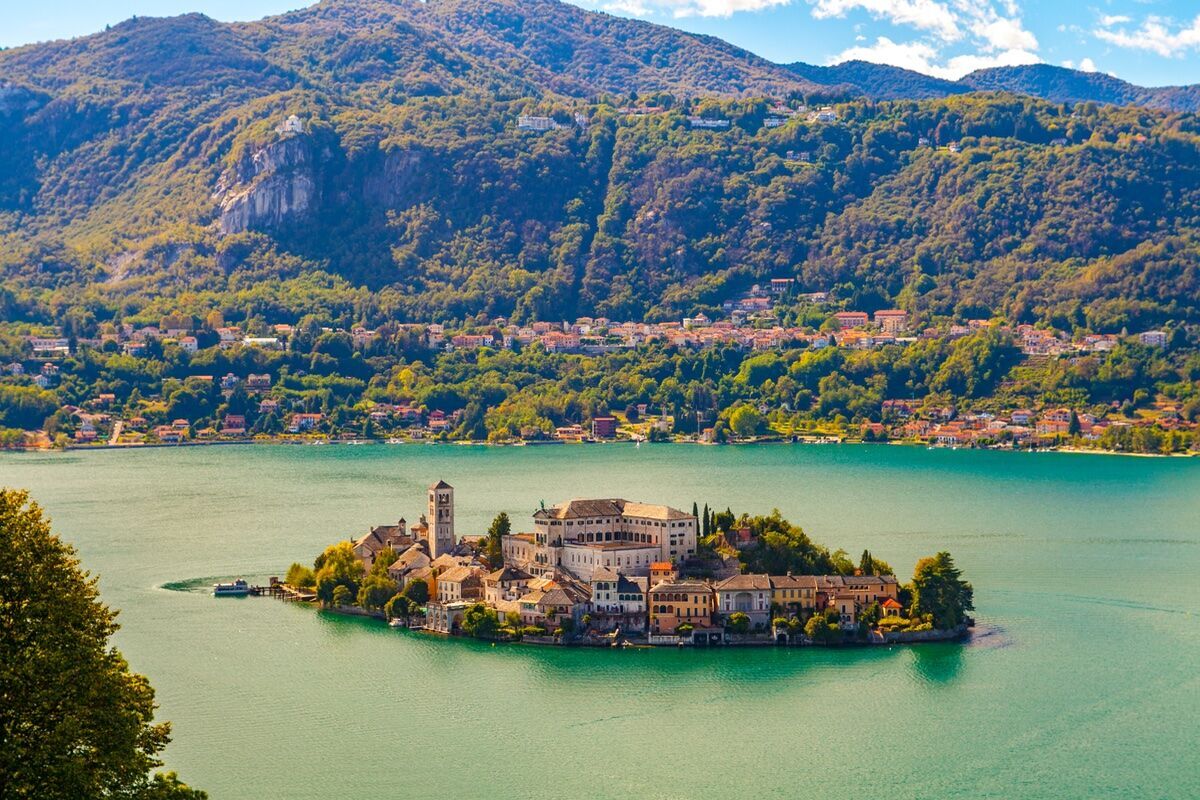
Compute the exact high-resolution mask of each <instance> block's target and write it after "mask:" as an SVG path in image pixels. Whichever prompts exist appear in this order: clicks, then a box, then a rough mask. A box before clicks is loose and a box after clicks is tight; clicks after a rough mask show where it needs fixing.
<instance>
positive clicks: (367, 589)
mask: <svg viewBox="0 0 1200 800" xmlns="http://www.w3.org/2000/svg"><path fill="white" fill-rule="evenodd" d="M395 594H396V582H395V581H393V580H392V579H391V578H389V577H388V576H387V575H378V574H375V573H371V574H370V575H368V576H367V577H366V580H364V581H363V582H362V586H360V587H359V589H358V604H359V605H360V606H362V607H363V608H365V609H367V610H368V611H377V610H379V609H382V608H383V607H384V605H385V604H386V603H387V602H388V600H390V599H391V598H392V596H393V595H395Z"/></svg>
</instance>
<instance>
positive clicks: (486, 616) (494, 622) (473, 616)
mask: <svg viewBox="0 0 1200 800" xmlns="http://www.w3.org/2000/svg"><path fill="white" fill-rule="evenodd" d="M499 630H500V617H499V616H498V615H497V614H496V609H494V608H490V607H489V606H485V605H484V604H483V603H475V604H474V605H472V606H470V607H469V608H468V609H467V610H466V611H465V612H463V617H462V632H463V633H465V634H466V635H468V636H474V637H475V638H477V639H494V638H496V634H497V632H498V631H499Z"/></svg>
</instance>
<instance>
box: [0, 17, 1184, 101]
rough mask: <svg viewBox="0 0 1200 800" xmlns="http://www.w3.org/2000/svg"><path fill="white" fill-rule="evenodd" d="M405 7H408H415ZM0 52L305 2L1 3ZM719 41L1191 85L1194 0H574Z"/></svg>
mask: <svg viewBox="0 0 1200 800" xmlns="http://www.w3.org/2000/svg"><path fill="white" fill-rule="evenodd" d="M414 1H415V0H414ZM0 2H2V3H3V4H4V5H6V6H8V8H6V9H5V10H4V14H3V17H4V19H3V24H2V25H0V46H8V47H11V46H15V45H20V44H25V43H28V42H33V41H41V40H45V39H55V38H64V37H70V36H80V35H83V34H87V33H91V32H94V31H97V30H100V29H102V28H103V27H104V26H105V25H106V24H111V23H116V22H119V21H121V20H123V19H127V18H128V17H130V16H133V15H143V16H146V15H154V16H163V15H169V14H179V13H183V12H186V11H201V12H203V13H205V14H208V15H209V16H211V17H215V18H216V19H221V20H244V19H256V18H258V17H261V16H265V15H268V14H277V13H280V12H283V11H287V10H289V9H292V8H296V7H299V6H302V5H305V4H306V2H305V0H39V2H37V3H33V2H22V0H0ZM576 2H577V5H581V6H584V7H585V8H591V9H599V10H605V11H609V12H611V13H614V14H621V15H624V16H632V17H638V18H642V19H648V20H651V21H654V22H659V23H663V24H666V25H672V26H675V27H678V28H683V29H685V30H689V31H694V32H697V33H706V34H711V35H713V36H719V37H721V38H722V39H726V40H728V41H730V42H733V43H734V44H737V45H740V46H742V47H745V48H746V49H748V50H752V51H754V52H756V53H758V54H760V55H762V56H765V57H766V58H770V59H772V60H774V61H782V62H787V61H807V62H809V63H813V64H832V63H837V62H838V61H844V60H847V59H850V58H861V59H865V60H867V61H876V62H882V63H888V64H896V65H898V66H902V67H908V68H910V69H916V70H918V71H920V72H925V73H928V74H933V75H939V76H942V77H947V78H957V77H960V76H961V75H963V74H965V73H967V72H969V71H971V70H972V69H977V68H980V67H986V66H994V65H998V64H1027V63H1035V62H1045V63H1049V64H1060V65H1065V66H1071V67H1075V68H1077V69H1085V70H1099V71H1101V72H1107V73H1111V74H1113V75H1116V76H1118V77H1121V78H1124V79H1126V80H1129V81H1132V82H1134V83H1140V84H1143V85H1148V86H1161V85H1165V84H1178V83H1200V3H1197V2H1196V0H1080V2H1063V1H1062V0H576Z"/></svg>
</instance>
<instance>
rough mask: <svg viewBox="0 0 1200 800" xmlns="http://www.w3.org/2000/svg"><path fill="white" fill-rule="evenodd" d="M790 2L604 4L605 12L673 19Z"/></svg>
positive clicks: (635, 0)
mask: <svg viewBox="0 0 1200 800" xmlns="http://www.w3.org/2000/svg"><path fill="white" fill-rule="evenodd" d="M791 2H792V0H611V2H607V3H605V4H604V6H603V8H604V10H606V11H614V12H616V13H619V14H630V15H632V16H635V17H648V16H650V15H651V14H652V13H654V12H667V13H670V14H671V15H672V16H675V17H728V16H732V15H733V14H735V13H737V12H739V11H761V10H763V9H764V8H770V7H772V6H784V5H788V4H790V3H791Z"/></svg>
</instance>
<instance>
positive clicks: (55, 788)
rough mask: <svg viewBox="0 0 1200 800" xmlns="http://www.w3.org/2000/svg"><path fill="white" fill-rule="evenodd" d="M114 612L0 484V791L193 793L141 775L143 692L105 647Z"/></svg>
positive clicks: (24, 497) (146, 752) (146, 724)
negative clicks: (0, 487)
mask: <svg viewBox="0 0 1200 800" xmlns="http://www.w3.org/2000/svg"><path fill="white" fill-rule="evenodd" d="M117 627H118V626H117V623H116V612H115V611H113V610H111V609H109V608H108V607H107V606H105V605H104V604H103V603H102V602H101V601H100V595H99V591H98V589H97V586H96V578H95V577H91V576H89V575H88V574H87V573H86V572H84V571H83V569H82V568H81V567H80V564H79V560H78V559H77V558H76V556H75V551H74V549H73V548H72V547H70V546H69V545H67V544H65V543H63V542H62V541H61V540H60V539H59V538H58V537H56V536H54V534H53V533H51V530H50V524H49V522H48V521H47V520H46V519H45V517H43V515H42V511H41V509H40V508H39V507H38V506H37V504H35V503H32V502H30V501H29V496H28V494H27V493H25V492H19V491H12V490H7V489H5V490H0V797H3V798H9V797H12V798H35V797H36V798H46V800H59V799H60V798H61V800H75V798H93V797H94V798H102V797H112V798H117V797H120V798H131V799H132V800H152V799H154V798H161V799H162V800H202V798H204V797H206V795H205V794H204V792H201V791H197V790H194V789H190V788H188V787H187V786H186V785H185V784H183V783H181V782H180V781H179V779H178V778H177V777H176V776H175V774H174V773H166V774H161V773H160V774H156V775H153V776H152V775H151V774H150V773H151V770H153V769H155V768H157V767H159V766H161V765H162V761H161V760H159V758H158V754H159V753H161V752H162V750H163V748H164V747H166V745H167V742H168V741H170V724H169V723H166V722H161V723H157V724H155V723H154V709H155V704H154V690H153V689H152V688H151V687H150V683H149V681H147V680H146V678H145V677H143V676H141V675H137V674H134V673H132V672H130V671H129V665H128V664H127V663H126V661H125V659H124V657H122V655H121V653H120V652H119V651H118V650H117V649H116V648H114V647H112V646H110V644H109V639H110V637H111V636H112V635H113V634H114V633H115V632H116V630H117Z"/></svg>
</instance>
